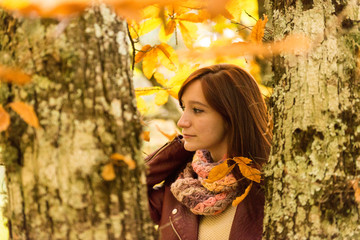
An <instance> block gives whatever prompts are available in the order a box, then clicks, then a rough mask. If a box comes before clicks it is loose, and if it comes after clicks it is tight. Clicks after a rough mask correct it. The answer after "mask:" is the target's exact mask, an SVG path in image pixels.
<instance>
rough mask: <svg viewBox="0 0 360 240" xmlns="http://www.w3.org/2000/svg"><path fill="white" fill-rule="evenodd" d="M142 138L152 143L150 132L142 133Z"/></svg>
mask: <svg viewBox="0 0 360 240" xmlns="http://www.w3.org/2000/svg"><path fill="white" fill-rule="evenodd" d="M141 138H142V139H143V140H144V141H146V142H149V141H150V132H149V131H143V132H142V133H141Z"/></svg>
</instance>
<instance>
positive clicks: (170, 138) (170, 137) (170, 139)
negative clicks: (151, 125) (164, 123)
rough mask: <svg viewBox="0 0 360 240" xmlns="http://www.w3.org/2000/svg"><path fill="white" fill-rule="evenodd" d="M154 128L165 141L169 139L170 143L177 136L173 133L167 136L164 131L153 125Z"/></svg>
mask: <svg viewBox="0 0 360 240" xmlns="http://www.w3.org/2000/svg"><path fill="white" fill-rule="evenodd" d="M155 126H156V128H157V130H158V131H159V132H160V133H161V134H162V135H164V136H165V137H166V138H167V139H169V141H172V140H173V139H174V138H175V137H176V136H177V135H178V133H177V132H174V133H173V134H167V133H165V132H164V131H162V130H161V129H160V128H159V126H158V125H155Z"/></svg>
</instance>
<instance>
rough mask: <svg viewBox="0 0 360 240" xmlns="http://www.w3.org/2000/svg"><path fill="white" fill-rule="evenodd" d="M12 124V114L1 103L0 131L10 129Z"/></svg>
mask: <svg viewBox="0 0 360 240" xmlns="http://www.w3.org/2000/svg"><path fill="white" fill-rule="evenodd" d="M9 125H10V115H9V113H8V112H7V111H5V109H4V108H3V106H2V105H0V132H2V131H5V130H6V129H8V127H9Z"/></svg>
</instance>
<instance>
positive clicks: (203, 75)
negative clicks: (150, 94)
mask: <svg viewBox="0 0 360 240" xmlns="http://www.w3.org/2000/svg"><path fill="white" fill-rule="evenodd" d="M179 102H180V106H181V107H182V109H183V114H182V117H181V118H180V120H179V121H178V126H179V127H180V128H182V136H181V135H180V136H178V137H176V138H175V139H174V140H173V141H171V142H169V143H167V144H166V145H164V146H163V147H162V148H160V149H159V150H158V151H156V152H155V153H153V154H151V155H150V156H149V157H148V158H147V160H146V162H147V165H148V175H147V184H148V195H149V204H150V213H151V217H152V218H153V220H154V221H155V222H156V223H157V224H159V238H160V239H165V240H172V239H183V240H184V239H189V240H197V239H200V240H202V239H206V240H209V239H216V240H221V239H230V240H254V239H261V236H262V222H263V209H264V192H263V189H262V188H261V186H260V185H261V184H257V183H254V184H253V186H252V188H251V190H250V192H249V194H248V196H247V197H246V198H245V199H244V200H243V201H242V202H241V203H240V204H239V205H237V206H236V207H233V206H232V204H231V203H232V201H233V200H234V199H235V198H236V197H238V196H240V195H241V194H242V193H244V191H245V188H246V187H247V186H248V185H249V184H250V180H248V179H246V178H244V177H243V176H242V175H241V173H240V171H239V170H238V168H236V167H235V168H234V169H233V170H232V172H230V173H229V174H228V175H226V176H225V177H224V178H222V179H220V180H217V181H215V182H213V183H209V182H208V181H206V179H207V177H208V173H209V172H210V171H211V169H212V168H213V167H214V166H217V165H218V164H220V163H221V162H223V161H224V160H225V159H228V158H233V157H240V156H241V157H246V158H249V159H251V160H252V163H253V165H252V167H255V168H258V169H259V170H260V169H261V166H262V165H263V164H264V163H265V162H266V161H267V159H268V155H269V152H270V145H271V138H272V131H271V129H269V128H268V120H269V119H268V114H267V110H266V105H265V103H264V100H263V98H262V95H261V93H260V90H259V88H258V86H257V83H256V82H255V80H254V79H253V77H252V76H251V75H250V74H249V73H247V72H246V71H244V70H243V69H241V68H239V67H237V66H235V65H230V64H219V65H213V66H210V67H205V68H202V69H199V70H197V71H195V72H194V73H192V74H191V75H190V76H189V77H188V78H187V79H186V81H185V82H184V84H183V85H182V87H181V89H180V91H179ZM163 181H164V182H163ZM160 182H163V185H162V186H160V187H159V186H157V187H153V186H154V185H156V184H158V183H160Z"/></svg>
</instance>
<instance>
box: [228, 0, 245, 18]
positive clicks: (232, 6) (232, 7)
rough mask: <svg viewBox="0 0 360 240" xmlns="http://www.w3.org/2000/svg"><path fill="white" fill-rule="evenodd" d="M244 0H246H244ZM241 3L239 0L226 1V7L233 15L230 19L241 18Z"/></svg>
mask: <svg viewBox="0 0 360 240" xmlns="http://www.w3.org/2000/svg"><path fill="white" fill-rule="evenodd" d="M242 1H244V0H242ZM241 5H242V4H241V3H240V1H239V0H229V1H228V2H227V3H226V9H227V10H228V11H229V12H230V14H231V15H232V18H230V19H233V18H235V19H236V20H237V21H239V20H240V17H241V12H242V7H241Z"/></svg>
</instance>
